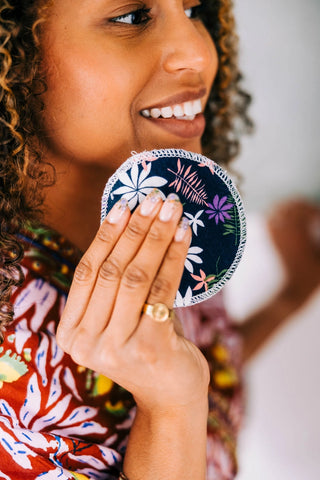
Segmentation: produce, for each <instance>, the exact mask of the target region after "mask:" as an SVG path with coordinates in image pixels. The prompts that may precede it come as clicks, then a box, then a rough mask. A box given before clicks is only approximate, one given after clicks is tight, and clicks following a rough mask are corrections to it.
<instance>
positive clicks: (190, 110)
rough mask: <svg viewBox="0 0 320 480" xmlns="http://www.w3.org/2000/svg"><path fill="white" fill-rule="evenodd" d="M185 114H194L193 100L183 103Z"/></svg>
mask: <svg viewBox="0 0 320 480" xmlns="http://www.w3.org/2000/svg"><path fill="white" fill-rule="evenodd" d="M183 109H184V114H185V115H187V116H190V115H193V105H192V102H185V103H184V104H183Z"/></svg>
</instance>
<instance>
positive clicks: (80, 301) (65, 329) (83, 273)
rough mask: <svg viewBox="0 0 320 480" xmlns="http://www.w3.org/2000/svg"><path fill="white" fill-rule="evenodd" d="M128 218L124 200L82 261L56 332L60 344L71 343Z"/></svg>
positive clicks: (113, 210)
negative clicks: (97, 279) (96, 283)
mask: <svg viewBox="0 0 320 480" xmlns="http://www.w3.org/2000/svg"><path fill="white" fill-rule="evenodd" d="M129 218H130V210H129V208H128V203H127V201H126V200H125V199H121V200H119V202H117V203H116V204H115V205H114V206H113V208H112V209H111V210H110V212H109V213H108V215H107V217H106V219H105V220H104V221H103V223H102V224H101V226H100V228H99V230H98V232H97V234H96V236H95V238H94V240H93V242H92V243H91V245H90V246H89V248H88V250H87V251H86V253H85V254H84V255H83V257H82V258H81V260H80V262H79V264H78V266H77V268H76V270H75V273H74V277H73V281H72V285H71V288H70V292H69V295H68V300H67V303H66V306H65V309H64V311H63V314H62V316H61V320H60V323H59V327H58V331H57V337H58V342H59V343H61V344H62V345H66V343H68V337H69V335H70V331H71V330H73V329H74V328H75V327H76V326H77V325H78V323H79V322H80V320H81V317H82V316H83V314H84V312H85V310H86V308H87V304H88V302H89V299H90V296H91V294H92V290H93V288H94V285H95V282H96V278H97V275H98V273H99V268H100V267H101V264H102V263H103V261H104V260H105V259H106V257H107V256H108V255H109V254H110V253H111V251H112V250H113V248H114V246H115V244H116V243H117V241H118V239H119V237H120V235H121V234H122V232H123V231H124V229H125V227H126V225H127V223H128V221H129Z"/></svg>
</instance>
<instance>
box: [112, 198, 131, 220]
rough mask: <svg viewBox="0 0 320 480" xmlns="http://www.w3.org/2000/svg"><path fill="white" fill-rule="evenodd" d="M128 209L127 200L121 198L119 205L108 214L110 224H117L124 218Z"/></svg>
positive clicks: (115, 205) (114, 206)
mask: <svg viewBox="0 0 320 480" xmlns="http://www.w3.org/2000/svg"><path fill="white" fill-rule="evenodd" d="M127 208H128V202H127V200H126V199H125V198H121V199H120V200H119V201H118V202H117V203H115V204H114V205H113V207H112V208H111V210H110V212H109V213H108V216H107V218H108V222H109V223H117V222H119V220H120V219H121V217H122V216H123V214H124V212H125V211H126V210H127Z"/></svg>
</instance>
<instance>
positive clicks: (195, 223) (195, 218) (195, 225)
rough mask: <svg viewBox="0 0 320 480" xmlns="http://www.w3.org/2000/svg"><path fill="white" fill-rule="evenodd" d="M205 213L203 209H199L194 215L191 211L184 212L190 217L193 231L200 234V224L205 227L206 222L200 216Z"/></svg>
mask: <svg viewBox="0 0 320 480" xmlns="http://www.w3.org/2000/svg"><path fill="white" fill-rule="evenodd" d="M202 213H203V210H199V211H198V212H197V213H196V214H195V215H194V216H193V215H192V214H191V213H186V212H185V213H184V215H185V216H186V217H187V218H189V225H190V227H192V230H193V233H194V234H195V235H198V226H199V227H204V223H203V221H202V220H200V217H201V215H202Z"/></svg>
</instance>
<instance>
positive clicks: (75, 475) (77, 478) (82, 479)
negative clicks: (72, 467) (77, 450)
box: [70, 472, 90, 480]
mask: <svg viewBox="0 0 320 480" xmlns="http://www.w3.org/2000/svg"><path fill="white" fill-rule="evenodd" d="M70 473H71V475H72V476H73V478H74V479H75V480H90V479H89V477H87V476H86V475H83V474H82V473H75V472H70Z"/></svg>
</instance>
